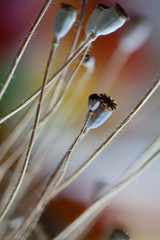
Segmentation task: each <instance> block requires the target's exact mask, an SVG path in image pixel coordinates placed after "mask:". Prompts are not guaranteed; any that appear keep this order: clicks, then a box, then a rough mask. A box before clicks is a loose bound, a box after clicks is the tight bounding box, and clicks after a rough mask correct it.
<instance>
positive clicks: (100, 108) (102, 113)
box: [86, 93, 117, 131]
mask: <svg viewBox="0 0 160 240" xmlns="http://www.w3.org/2000/svg"><path fill="white" fill-rule="evenodd" d="M88 107H89V109H90V110H89V111H88V113H87V114H86V121H87V119H88V118H89V121H88V123H87V125H86V130H87V131H89V130H90V129H94V128H97V127H99V126H101V125H102V124H103V123H104V122H105V121H106V120H107V119H108V118H109V117H110V116H111V115H112V112H113V110H115V109H117V104H116V102H115V101H114V100H113V99H111V98H110V97H109V96H107V95H106V94H100V95H98V94H96V93H94V94H92V95H90V96H89V99H88ZM89 116H90V117H89Z"/></svg>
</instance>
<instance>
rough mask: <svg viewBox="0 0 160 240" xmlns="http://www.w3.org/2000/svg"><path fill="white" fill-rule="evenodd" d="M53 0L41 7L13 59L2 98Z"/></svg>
mask: <svg viewBox="0 0 160 240" xmlns="http://www.w3.org/2000/svg"><path fill="white" fill-rule="evenodd" d="M51 2H52V0H46V2H45V4H44V6H43V7H42V9H41V11H40V13H39V14H38V17H37V18H36V20H35V22H34V24H33V26H32V27H31V29H30V31H29V32H28V34H27V36H26V38H25V40H24V42H23V43H22V46H21V48H20V49H19V51H18V53H17V55H16V57H15V59H14V61H13V64H12V66H11V68H10V71H9V73H8V75H7V78H6V80H5V82H4V84H3V87H2V89H1V90H0V100H1V99H2V97H3V95H4V93H5V91H6V89H7V87H8V85H9V83H10V81H11V79H12V77H13V74H14V72H15V70H16V68H17V66H18V63H19V61H20V60H21V58H22V56H23V53H24V51H25V49H26V47H27V45H28V43H29V41H30V40H31V37H32V36H33V34H34V32H35V30H36V28H37V26H38V24H39V23H40V21H41V20H42V18H43V16H44V14H45V12H46V11H47V9H48V7H49V6H50V4H51Z"/></svg>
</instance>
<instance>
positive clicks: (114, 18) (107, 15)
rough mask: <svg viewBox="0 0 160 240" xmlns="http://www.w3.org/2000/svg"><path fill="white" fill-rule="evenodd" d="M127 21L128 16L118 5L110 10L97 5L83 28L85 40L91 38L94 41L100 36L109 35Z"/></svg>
mask: <svg viewBox="0 0 160 240" xmlns="http://www.w3.org/2000/svg"><path fill="white" fill-rule="evenodd" d="M127 19H128V15H127V14H126V12H125V11H124V10H123V8H122V7H121V6H120V5H119V4H116V5H115V7H112V8H109V7H108V6H106V5H103V4H97V7H96V8H95V10H94V11H93V13H92V14H91V16H90V17H89V19H88V22H87V25H86V28H85V35H86V38H88V37H89V36H92V38H93V39H94V40H95V39H96V38H97V37H99V36H100V35H107V34H110V33H112V32H114V31H116V30H117V29H118V28H120V27H121V26H122V25H123V24H124V23H125V22H126V20H127Z"/></svg>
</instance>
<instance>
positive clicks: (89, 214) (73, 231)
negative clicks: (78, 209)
mask: <svg viewBox="0 0 160 240" xmlns="http://www.w3.org/2000/svg"><path fill="white" fill-rule="evenodd" d="M159 157H160V150H159V151H158V152H156V153H155V154H154V155H153V156H152V157H151V158H149V160H148V161H147V162H146V163H145V164H143V165H142V166H141V167H140V168H139V169H138V170H136V171H134V172H133V173H132V174H131V175H129V177H127V178H125V179H124V180H123V181H121V182H120V183H118V184H117V185H116V186H115V187H114V188H113V189H111V190H110V191H109V192H107V193H105V194H104V195H103V196H102V197H100V198H99V199H98V200H97V201H96V202H94V203H93V204H92V205H91V206H90V207H89V208H88V209H87V210H86V211H85V212H84V213H82V214H81V215H80V216H79V217H78V218H77V219H76V220H75V221H74V222H73V223H72V224H70V225H69V226H68V227H67V228H66V229H65V230H64V231H63V232H61V233H60V234H59V235H58V236H57V237H55V238H53V239H54V240H61V239H63V240H67V239H68V240H69V239H77V238H78V237H80V235H81V234H82V233H83V232H84V231H85V230H86V229H87V227H88V226H89V225H90V224H91V222H92V221H93V220H95V218H96V217H97V216H98V215H99V214H100V213H101V212H102V211H103V209H104V208H105V207H106V206H107V204H108V203H109V202H110V201H111V199H112V198H113V197H114V196H115V195H116V194H118V193H119V192H120V191H121V190H123V189H124V188H125V187H126V186H127V185H128V184H130V183H131V182H132V181H133V180H134V179H135V178H136V177H137V176H139V174H141V173H142V172H143V171H144V170H145V169H146V168H147V167H148V166H149V165H150V164H152V163H153V162H154V161H155V160H157V159H158V158H159Z"/></svg>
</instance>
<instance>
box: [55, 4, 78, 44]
mask: <svg viewBox="0 0 160 240" xmlns="http://www.w3.org/2000/svg"><path fill="white" fill-rule="evenodd" d="M76 17H77V9H76V8H74V7H72V6H71V5H69V4H65V3H61V6H60V8H59V9H58V11H57V12H56V15H55V19H54V23H53V32H54V38H55V40H56V41H59V40H60V39H61V38H62V37H64V36H65V35H66V34H67V33H68V31H69V30H70V29H71V27H72V25H73V23H74V22H75V21H76Z"/></svg>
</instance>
